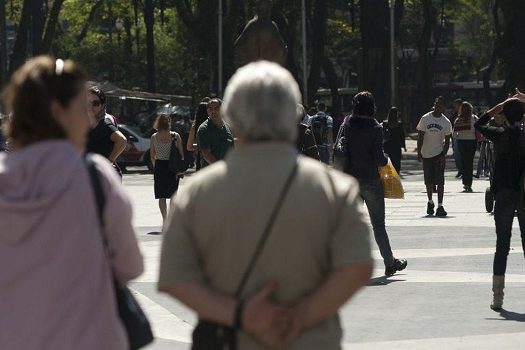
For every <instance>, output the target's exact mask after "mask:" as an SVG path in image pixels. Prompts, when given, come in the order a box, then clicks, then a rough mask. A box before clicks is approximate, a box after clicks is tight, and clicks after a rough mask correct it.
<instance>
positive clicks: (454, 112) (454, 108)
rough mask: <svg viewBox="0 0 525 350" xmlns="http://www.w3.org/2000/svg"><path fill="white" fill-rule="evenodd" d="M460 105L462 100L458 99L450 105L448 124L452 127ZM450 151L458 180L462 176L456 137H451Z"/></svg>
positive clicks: (459, 151)
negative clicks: (452, 153) (450, 111)
mask: <svg viewBox="0 0 525 350" xmlns="http://www.w3.org/2000/svg"><path fill="white" fill-rule="evenodd" d="M462 103H463V100H461V99H460V98H457V99H455V100H454V103H452V115H451V116H450V122H451V123H452V125H454V124H455V123H456V120H457V119H458V116H459V109H460V107H461V104H462ZM452 151H453V152H454V162H455V163H456V169H458V173H457V174H456V178H460V177H462V176H463V165H462V164H463V163H462V162H461V150H460V149H459V140H458V139H457V138H456V135H452Z"/></svg>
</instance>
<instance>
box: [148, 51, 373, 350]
mask: <svg viewBox="0 0 525 350" xmlns="http://www.w3.org/2000/svg"><path fill="white" fill-rule="evenodd" d="M300 101H301V95H300V92H299V87H298V85H297V83H296V81H295V80H294V78H293V77H292V75H291V74H290V73H289V72H288V71H287V70H286V69H284V68H282V67H280V66H279V65H277V64H275V63H269V62H265V61H259V62H256V63H251V64H249V65H247V66H244V67H242V68H240V69H239V70H238V71H237V72H236V73H235V74H234V76H233V77H232V78H231V80H230V82H229V83H228V86H227V88H226V91H225V94H224V104H223V106H222V111H223V113H224V115H225V117H226V118H227V120H228V121H229V123H230V124H231V125H232V127H233V128H234V130H235V132H236V134H237V135H238V140H239V142H238V144H237V146H236V147H235V149H234V150H232V151H231V152H230V153H229V154H228V155H227V156H226V159H225V160H224V161H220V162H217V163H215V164H212V165H210V166H209V167H207V168H206V169H203V170H201V171H199V172H198V173H197V174H195V175H194V176H192V179H191V181H190V182H189V183H188V184H187V185H186V186H185V187H183V188H181V190H180V191H179V192H178V193H177V195H176V199H177V200H176V202H175V204H174V205H173V206H172V207H171V208H172V209H171V210H172V211H171V215H170V216H169V222H168V224H167V226H166V230H165V232H164V240H163V242H162V252H161V264H160V277H159V283H158V288H159V289H160V290H161V291H163V292H166V293H168V294H170V295H171V296H173V297H175V298H177V299H178V300H180V301H181V302H182V303H184V304H186V305H187V306H189V307H190V308H191V309H193V310H194V311H195V312H196V313H197V314H198V317H199V319H200V321H199V323H198V325H197V327H196V329H195V331H194V333H193V348H194V349H211V348H217V347H212V346H210V345H208V346H206V345H203V342H206V341H208V342H210V341H212V340H213V339H214V335H215V334H217V331H219V333H220V334H224V335H225V337H227V338H228V339H232V341H231V342H230V341H228V343H229V344H230V345H231V346H230V347H229V348H230V349H234V348H237V349H243V350H252V349H253V350H255V349H269V348H272V349H273V348H285V349H291V350H310V349H312V350H314V349H315V350H318V349H323V350H331V349H333V350H335V349H341V340H342V330H341V324H340V321H339V317H338V310H339V308H340V307H341V306H342V305H343V304H344V303H345V302H346V301H347V300H348V299H349V298H351V297H352V296H353V295H354V293H355V292H356V291H357V290H359V289H360V288H361V287H362V286H363V285H365V284H366V283H367V282H368V280H369V278H370V274H371V271H372V263H373V262H372V258H371V255H370V242H369V232H368V228H367V225H366V223H365V221H364V217H363V213H362V211H361V205H360V204H359V202H358V196H359V188H358V184H357V182H356V181H355V179H353V178H351V177H349V176H347V175H344V174H342V173H340V172H337V171H336V170H333V169H330V168H329V167H326V166H324V165H323V164H321V162H319V161H315V160H313V159H310V158H307V157H303V156H299V155H298V154H297V150H296V148H295V138H296V135H297V120H298V116H297V104H298V103H300ZM195 213H199V215H195ZM258 253H260V254H258ZM251 267H253V269H252V268H251ZM233 342H236V343H237V344H236V345H237V347H233V346H235V345H232V343H233ZM208 344H209V343H208Z"/></svg>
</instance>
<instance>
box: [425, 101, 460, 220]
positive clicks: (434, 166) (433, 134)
mask: <svg viewBox="0 0 525 350" xmlns="http://www.w3.org/2000/svg"><path fill="white" fill-rule="evenodd" d="M444 111H445V99H444V98H443V97H442V96H439V97H437V98H436V99H435V101H434V109H433V110H432V111H431V112H428V113H427V114H425V115H424V116H423V117H422V118H421V120H420V121H419V123H418V124H417V130H418V139H417V157H418V160H419V161H420V162H421V161H422V162H423V173H424V177H425V186H426V189H427V197H428V203H427V214H428V215H434V201H433V200H432V193H433V191H434V186H437V192H438V208H437V210H436V216H439V217H445V216H447V212H446V211H445V208H443V193H444V192H445V164H446V155H447V152H448V148H449V146H450V135H451V134H452V124H451V123H450V120H448V118H447V117H445V115H444V114H443V112H444Z"/></svg>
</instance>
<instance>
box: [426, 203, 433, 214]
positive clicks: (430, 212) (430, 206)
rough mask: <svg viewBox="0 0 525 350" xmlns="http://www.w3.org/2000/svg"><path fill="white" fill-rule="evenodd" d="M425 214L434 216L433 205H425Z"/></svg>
mask: <svg viewBox="0 0 525 350" xmlns="http://www.w3.org/2000/svg"><path fill="white" fill-rule="evenodd" d="M427 214H428V215H434V203H430V202H428V203H427Z"/></svg>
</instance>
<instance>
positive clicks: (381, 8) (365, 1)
mask: <svg viewBox="0 0 525 350" xmlns="http://www.w3.org/2000/svg"><path fill="white" fill-rule="evenodd" d="M359 5H360V7H361V19H360V23H361V50H362V58H361V75H360V77H359V81H360V83H359V88H360V89H361V90H368V91H371V92H372V93H373V94H374V96H375V98H376V104H377V106H378V110H380V111H383V112H386V111H387V109H388V108H389V102H390V101H389V97H388V96H389V93H388V91H389V89H388V87H389V86H390V84H389V81H390V78H389V69H388V67H389V63H390V59H389V45H390V44H389V34H388V33H389V30H388V23H389V22H390V19H389V7H388V0H361V1H360V3H359Z"/></svg>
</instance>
